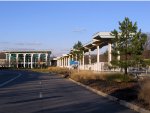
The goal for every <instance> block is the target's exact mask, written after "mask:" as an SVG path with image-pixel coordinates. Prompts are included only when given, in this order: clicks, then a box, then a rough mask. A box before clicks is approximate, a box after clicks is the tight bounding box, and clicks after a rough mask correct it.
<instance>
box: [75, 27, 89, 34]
mask: <svg viewBox="0 0 150 113" xmlns="http://www.w3.org/2000/svg"><path fill="white" fill-rule="evenodd" d="M73 32H78V33H82V32H86V29H85V28H75V29H74V30H73Z"/></svg>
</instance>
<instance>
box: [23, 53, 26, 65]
mask: <svg viewBox="0 0 150 113" xmlns="http://www.w3.org/2000/svg"><path fill="white" fill-rule="evenodd" d="M23 67H24V68H26V54H23Z"/></svg>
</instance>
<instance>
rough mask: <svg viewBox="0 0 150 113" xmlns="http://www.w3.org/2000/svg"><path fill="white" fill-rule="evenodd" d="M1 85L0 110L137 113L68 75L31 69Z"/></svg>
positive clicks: (14, 112)
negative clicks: (65, 76)
mask: <svg viewBox="0 0 150 113" xmlns="http://www.w3.org/2000/svg"><path fill="white" fill-rule="evenodd" d="M10 72H12V73H13V72H15V73H18V74H19V73H21V74H22V75H21V77H19V78H17V79H16V80H14V81H12V82H10V83H8V84H7V85H5V86H3V87H1V88H0V113H136V112H134V111H133V110H130V109H128V108H126V107H124V106H121V105H119V104H118V103H115V102H113V101H109V100H108V99H106V98H103V97H101V96H98V95H97V94H95V93H93V92H91V91H88V90H87V89H85V88H83V87H81V86H78V85H76V84H75V83H72V82H71V81H69V80H68V79H64V78H61V77H60V76H57V75H53V74H48V73H47V74H44V73H36V72H30V71H10Z"/></svg>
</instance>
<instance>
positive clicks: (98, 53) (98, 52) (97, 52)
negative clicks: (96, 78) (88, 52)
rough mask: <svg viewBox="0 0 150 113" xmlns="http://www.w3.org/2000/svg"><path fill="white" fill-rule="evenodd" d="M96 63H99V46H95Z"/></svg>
mask: <svg viewBox="0 0 150 113" xmlns="http://www.w3.org/2000/svg"><path fill="white" fill-rule="evenodd" d="M97 63H99V46H97Z"/></svg>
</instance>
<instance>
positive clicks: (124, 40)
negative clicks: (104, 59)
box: [111, 17, 147, 74]
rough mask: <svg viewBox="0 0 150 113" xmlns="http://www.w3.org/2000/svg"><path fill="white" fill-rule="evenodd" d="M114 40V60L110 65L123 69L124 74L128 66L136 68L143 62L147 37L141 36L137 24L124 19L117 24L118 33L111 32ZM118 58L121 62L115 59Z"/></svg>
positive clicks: (115, 31)
mask: <svg viewBox="0 0 150 113" xmlns="http://www.w3.org/2000/svg"><path fill="white" fill-rule="evenodd" d="M111 35H113V36H114V37H115V38H114V39H113V52H112V55H113V56H114V59H113V60H112V65H116V66H118V67H121V68H124V71H125V74H127V69H128V67H130V66H132V67H133V66H137V65H139V64H141V63H142V62H143V59H142V52H143V50H144V44H145V42H146V40H147V35H145V34H142V33H141V30H138V27H137V23H136V22H135V23H132V21H130V19H129V18H127V17H126V18H125V19H124V20H123V21H122V22H119V31H117V30H116V29H115V30H113V31H112V32H111ZM118 56H120V57H121V60H118V59H117V57H118Z"/></svg>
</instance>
